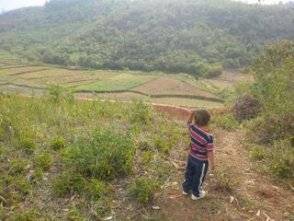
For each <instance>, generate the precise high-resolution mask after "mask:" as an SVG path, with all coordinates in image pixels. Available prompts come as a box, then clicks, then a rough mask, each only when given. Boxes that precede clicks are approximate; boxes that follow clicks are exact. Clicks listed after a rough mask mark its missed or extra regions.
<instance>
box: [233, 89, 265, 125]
mask: <svg viewBox="0 0 294 221" xmlns="http://www.w3.org/2000/svg"><path fill="white" fill-rule="evenodd" d="M260 109H261V105H260V103H259V101H258V100H257V99H256V98H254V97H253V96H251V95H249V94H245V95H243V96H241V97H239V98H238V99H237V100H236V102H235V104H234V106H233V112H234V116H235V118H236V119H237V120H238V121H243V120H249V119H252V118H254V117H256V116H257V115H258V113H259V111H260Z"/></svg>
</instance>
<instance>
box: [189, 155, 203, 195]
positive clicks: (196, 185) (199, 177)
mask: <svg viewBox="0 0 294 221" xmlns="http://www.w3.org/2000/svg"><path fill="white" fill-rule="evenodd" d="M194 171H195V173H194V176H193V185H192V193H193V195H194V196H196V197H199V193H200V191H201V185H202V181H203V178H204V176H205V164H204V162H201V161H199V163H197V165H195V167H194Z"/></svg>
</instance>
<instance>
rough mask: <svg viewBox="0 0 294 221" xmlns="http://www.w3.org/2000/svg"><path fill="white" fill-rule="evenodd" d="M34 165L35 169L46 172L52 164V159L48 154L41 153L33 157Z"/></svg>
mask: <svg viewBox="0 0 294 221" xmlns="http://www.w3.org/2000/svg"><path fill="white" fill-rule="evenodd" d="M34 163H35V166H36V167H37V168H40V169H41V170H43V171H47V170H49V169H50V167H51V165H52V163H53V157H52V156H51V155H50V154H49V153H41V154H38V155H36V156H35V159H34Z"/></svg>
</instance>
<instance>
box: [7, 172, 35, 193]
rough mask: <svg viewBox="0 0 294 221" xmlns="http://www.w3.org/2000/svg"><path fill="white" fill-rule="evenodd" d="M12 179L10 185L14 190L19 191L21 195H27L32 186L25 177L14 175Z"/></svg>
mask: <svg viewBox="0 0 294 221" xmlns="http://www.w3.org/2000/svg"><path fill="white" fill-rule="evenodd" d="M11 178H12V177H11ZM12 179H13V182H11V184H12V186H11V187H12V188H13V189H14V190H16V191H17V192H19V193H20V194H22V195H27V194H28V193H30V191H31V188H32V186H31V184H30V183H29V181H28V180H27V178H26V177H24V176H16V177H13V178H12Z"/></svg>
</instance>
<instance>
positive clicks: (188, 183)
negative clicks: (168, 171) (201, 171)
mask: <svg viewBox="0 0 294 221" xmlns="http://www.w3.org/2000/svg"><path fill="white" fill-rule="evenodd" d="M194 172H195V171H194V170H193V168H192V164H191V160H190V157H189V158H188V160H187V166H186V172H185V181H184V183H183V184H182V186H183V191H184V192H186V193H189V192H190V191H191V190H192V184H193V176H194Z"/></svg>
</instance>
